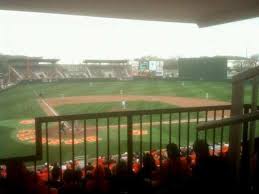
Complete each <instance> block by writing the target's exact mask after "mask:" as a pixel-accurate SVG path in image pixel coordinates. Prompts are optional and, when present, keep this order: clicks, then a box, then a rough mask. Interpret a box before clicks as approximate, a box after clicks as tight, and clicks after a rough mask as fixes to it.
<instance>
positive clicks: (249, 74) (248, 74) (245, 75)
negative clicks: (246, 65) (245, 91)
mask: <svg viewBox="0 0 259 194" xmlns="http://www.w3.org/2000/svg"><path fill="white" fill-rule="evenodd" d="M258 75H259V66H257V67H254V68H251V69H248V70H246V71H244V72H241V73H239V74H237V75H235V76H233V77H232V82H241V81H246V80H249V79H252V78H253V77H256V76H258Z"/></svg>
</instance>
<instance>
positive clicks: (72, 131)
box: [0, 0, 259, 194]
mask: <svg viewBox="0 0 259 194" xmlns="http://www.w3.org/2000/svg"><path fill="white" fill-rule="evenodd" d="M22 2H23V0H22ZM85 2H88V1H85ZM107 2H108V1H107ZM140 2H142V3H140V4H139V7H138V9H135V8H136V5H133V4H132V2H129V3H128V4H127V3H126V4H127V5H126V4H125V5H126V7H125V5H122V4H121V3H118V2H117V4H118V6H121V8H123V9H115V8H116V6H115V8H114V6H113V4H112V3H111V4H109V5H108V4H106V3H97V4H95V3H93V2H92V3H89V4H88V3H83V2H81V3H75V5H72V4H71V3H65V2H64V7H63V8H60V6H59V4H58V3H50V4H49V3H48V2H47V1H46V2H42V3H40V4H41V6H38V5H37V3H35V2H31V4H26V3H25V2H24V4H23V3H22V4H21V5H20V4H17V7H16V6H13V5H11V4H9V3H8V2H7V3H4V4H3V6H4V7H5V9H7V10H10V9H11V10H13V9H14V10H22V11H28V10H29V11H36V12H38V11H40V12H42V11H43V12H51V13H62V14H63V13H65V14H67V13H69V14H78V15H88V13H89V14H90V15H93V16H102V17H112V18H113V17H115V18H126V19H141V20H152V21H153V20H159V21H164V22H165V21H166V22H171V21H177V22H179V21H180V22H188V23H189V22H191V23H196V24H198V25H199V26H200V27H208V26H211V25H217V24H223V23H226V22H230V21H236V20H241V19H244V18H250V17H251V16H254V17H255V15H256V16H258V12H257V11H258V6H257V4H256V3H255V2H254V3H247V4H249V5H247V7H246V8H244V7H245V4H246V3H240V2H239V1H237V2H239V3H237V2H235V3H236V4H235V6H234V8H236V12H237V13H235V11H233V10H235V9H234V8H233V7H232V6H233V4H234V3H233V2H232V3H233V4H231V6H230V4H227V3H215V2H214V3H212V4H215V7H214V6H208V5H209V4H204V2H202V1H198V2H197V5H195V6H194V5H193V4H191V3H188V2H185V3H180V2H177V1H172V2H174V4H175V5H177V6H178V8H177V9H174V10H169V9H167V6H169V5H170V6H171V7H172V5H173V4H171V3H162V2H159V3H158V2H156V3H154V2H153V1H151V2H153V4H152V5H154V7H157V10H158V12H157V13H156V12H154V9H153V6H151V7H149V9H147V7H146V4H145V3H144V1H140ZM251 2H253V1H251ZM113 3H114V2H113ZM1 4H2V3H0V5H1ZM79 4H82V5H84V6H82V7H78V5H79ZM92 4H94V5H95V6H93V7H91V5H92ZM131 4H132V5H131ZM65 5H66V6H65ZM100 5H101V7H103V8H101V7H100ZM114 5H115V4H114ZM155 5H156V6H155ZM255 5H256V6H255ZM134 6H135V7H134ZM199 6H201V7H199ZM88 7H89V9H88ZM209 7H211V8H209ZM227 7H229V8H228V9H226V8H227ZM252 7H256V8H255V9H252ZM140 8H141V9H140ZM205 8H206V10H207V11H205V12H204V11H202V10H205ZM0 9H1V8H0ZM192 9H194V10H195V11H191V10H192ZM93 10H94V11H93ZM109 10H110V11H109ZM125 10H127V11H125ZM132 10H134V11H132ZM224 10H225V11H224ZM249 10H250V11H249ZM91 11H93V12H91ZM140 12H141V13H140ZM142 12H143V13H142ZM151 12H152V13H151ZM182 13H185V14H182ZM187 13H188V14H187ZM212 13H213V14H212ZM230 13H231V14H230ZM254 13H256V14H254ZM211 14H212V15H211ZM229 14H230V15H229ZM145 15H146V16H145ZM242 15H243V16H242ZM71 21H72V20H71ZM61 26H62V25H61ZM136 26H137V25H136ZM70 30H71V29H70ZM71 32H72V31H71ZM93 32H94V31H93ZM95 33H96V32H95ZM108 34H109V33H108ZM107 37H108V36H107ZM107 37H106V38H107ZM125 37H126V36H125ZM63 38H64V37H63ZM0 41H1V39H0ZM98 41H100V42H102V39H101V38H100V40H98ZM183 44H184V43H183ZM134 46H135V45H134ZM0 48H1V47H0ZM82 48H83V47H82ZM134 49H135V47H134ZM43 50H44V49H43ZM53 50H55V49H53ZM216 50H217V49H216V48H215V53H217V52H216ZM100 52H101V51H100ZM246 52H247V50H246ZM10 53H11V52H10ZM24 53H26V52H24ZM42 56H44V55H42ZM53 56H54V55H53ZM53 56H49V58H47V57H41V56H39V57H38V56H28V55H27V54H24V55H15V54H1V53H0V108H1V111H0V193H4V194H5V193H8V194H9V193H13V192H14V193H22V194H23V193H24V194H25V193H26V194H36V193H40V194H47V193H48V194H49V193H51V194H59V193H60V194H64V193H69V194H70V193H80V194H81V193H118V194H122V193H124V194H131V193H139V192H140V193H154V194H155V193H158V194H167V193H173V192H177V193H180V192H182V191H191V192H196V191H197V192H198V191H206V192H208V190H212V189H215V190H214V191H218V192H223V191H228V192H229V193H231V192H240V191H242V192H244V193H257V191H258V184H257V183H259V182H258V180H259V179H258V177H259V176H258V174H259V173H258V169H259V168H258V166H259V163H258V145H259V144H258V143H259V141H258V140H259V130H258V127H259V125H258V119H259V112H258V109H259V107H258V105H257V104H258V75H259V54H254V55H251V56H248V54H247V53H246V56H245V57H243V56H234V55H214V56H209V55H208V56H202V55H199V56H198V57H194V56H196V55H195V54H194V55H193V57H184V55H183V57H171V58H163V57H156V56H151V55H150V56H142V57H139V58H134V59H133V58H131V59H123V58H121V59H118V58H114V59H112V58H109V57H108V58H106V59H105V58H103V59H101V58H100V57H99V58H98V57H97V58H95V59H94V58H90V57H88V55H87V54H86V56H85V58H84V60H81V61H80V62H77V63H64V62H63V61H62V59H58V58H54V57H53ZM52 57H53V58H52ZM60 58H61V57H60ZM129 58H130V57H129Z"/></svg>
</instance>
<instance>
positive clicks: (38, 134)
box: [35, 118, 42, 160]
mask: <svg viewBox="0 0 259 194" xmlns="http://www.w3.org/2000/svg"><path fill="white" fill-rule="evenodd" d="M35 143H36V156H37V160H41V159H42V126H41V122H40V121H39V119H38V118H35Z"/></svg>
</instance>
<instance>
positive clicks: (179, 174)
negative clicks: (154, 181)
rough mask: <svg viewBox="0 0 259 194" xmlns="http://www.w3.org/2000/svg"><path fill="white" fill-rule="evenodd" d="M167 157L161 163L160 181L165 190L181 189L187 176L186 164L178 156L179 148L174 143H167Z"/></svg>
mask: <svg viewBox="0 0 259 194" xmlns="http://www.w3.org/2000/svg"><path fill="white" fill-rule="evenodd" d="M167 155H168V159H167V160H166V161H165V162H164V163H163V164H162V175H161V181H162V185H163V187H164V189H165V192H172V191H182V190H183V189H184V183H185V182H186V180H187V178H188V175H189V173H188V164H187V161H186V160H185V159H181V158H180V150H179V148H178V146H177V145H176V144H175V143H171V144H168V145H167Z"/></svg>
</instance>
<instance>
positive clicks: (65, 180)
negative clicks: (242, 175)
mask: <svg viewBox="0 0 259 194" xmlns="http://www.w3.org/2000/svg"><path fill="white" fill-rule="evenodd" d="M186 153H187V152H186V148H181V149H179V148H178V146H177V145H176V144H174V143H172V144H168V145H167V149H164V150H162V155H161V158H160V150H153V151H152V152H146V153H144V154H143V158H142V166H141V165H140V155H139V154H138V153H135V154H134V160H133V161H134V162H133V166H132V170H129V168H128V167H127V162H126V161H127V153H125V154H122V157H121V159H120V160H118V158H117V157H116V156H114V157H111V158H110V159H107V158H105V157H104V156H100V157H99V158H98V160H94V161H92V162H88V163H87V165H86V166H84V161H79V160H77V161H75V162H74V163H73V162H72V161H69V162H66V163H65V164H63V165H61V166H60V165H59V164H58V163H57V162H55V163H53V164H52V165H49V166H47V165H44V166H42V167H41V168H40V169H38V170H37V172H36V173H34V172H30V171H28V170H27V169H26V168H25V166H24V165H23V164H22V163H20V162H11V163H10V164H9V165H8V167H7V170H6V169H4V168H1V180H0V193H8V194H9V193H42V194H45V193H52V194H56V193H60V194H64V193H120V194H122V193H161V194H162V193H173V192H181V193H182V192H209V191H211V192H213V193H214V192H223V191H224V192H226V191H232V192H233V191H235V192H237V191H236V189H237V187H236V186H235V185H234V183H233V182H231V180H233V178H231V177H232V174H231V171H230V168H229V165H228V160H227V155H228V145H226V144H225V145H224V146H223V147H221V146H219V145H217V146H216V147H215V152H213V151H212V147H209V146H208V144H207V143H206V142H205V141H204V140H198V141H196V142H195V143H194V145H193V147H192V148H191V152H190V153H191V154H190V155H189V156H186ZM160 161H162V163H160ZM47 167H49V169H48V168H47ZM6 171H7V172H8V173H6ZM48 172H49V173H48Z"/></svg>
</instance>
